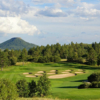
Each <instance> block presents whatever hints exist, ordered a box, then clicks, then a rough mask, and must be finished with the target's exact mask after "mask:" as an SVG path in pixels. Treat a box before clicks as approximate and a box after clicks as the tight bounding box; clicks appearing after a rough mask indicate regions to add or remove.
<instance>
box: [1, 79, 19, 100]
mask: <svg viewBox="0 0 100 100" xmlns="http://www.w3.org/2000/svg"><path fill="white" fill-rule="evenodd" d="M0 97H1V98H2V100H16V98H17V97H18V94H17V88H16V85H15V84H13V83H12V82H11V81H10V80H8V79H0Z"/></svg>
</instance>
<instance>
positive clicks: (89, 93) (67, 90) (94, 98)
mask: <svg viewBox="0 0 100 100" xmlns="http://www.w3.org/2000/svg"><path fill="white" fill-rule="evenodd" d="M67 69H71V70H73V72H75V71H78V70H79V69H83V70H84V71H85V72H86V73H85V74H78V75H76V76H73V77H69V78H63V79H50V81H51V90H50V91H51V94H50V95H51V98H54V99H46V98H26V99H25V98H19V99H18V100H61V99H64V100H100V89H99V88H98V89H96V88H94V89H78V88H77V87H78V86H79V85H80V84H82V82H83V81H85V80H87V77H88V76H89V75H90V74H91V73H93V72H98V71H99V70H100V67H94V66H88V65H83V64H77V63H66V62H60V63H42V64H41V63H25V64H24V66H23V64H22V63H18V64H17V65H16V66H10V67H7V68H4V70H3V71H2V72H0V78H8V79H10V80H12V81H13V82H14V83H16V81H18V80H19V79H23V78H24V79H26V80H27V81H31V80H33V79H34V80H35V81H37V80H38V79H39V77H36V78H26V77H25V75H23V73H25V72H32V73H33V74H35V73H37V72H38V71H41V70H42V71H46V72H49V71H50V70H58V71H59V73H61V72H62V71H65V70H67ZM48 98H49V97H48ZM55 98H56V99H55ZM57 98H59V99H57Z"/></svg>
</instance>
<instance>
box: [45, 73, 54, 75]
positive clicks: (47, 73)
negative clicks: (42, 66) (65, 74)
mask: <svg viewBox="0 0 100 100" xmlns="http://www.w3.org/2000/svg"><path fill="white" fill-rule="evenodd" d="M47 74H48V75H51V74H55V73H47Z"/></svg>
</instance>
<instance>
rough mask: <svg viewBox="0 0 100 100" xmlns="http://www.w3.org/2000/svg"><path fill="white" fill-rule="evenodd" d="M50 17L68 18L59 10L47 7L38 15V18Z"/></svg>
mask: <svg viewBox="0 0 100 100" xmlns="http://www.w3.org/2000/svg"><path fill="white" fill-rule="evenodd" d="M38 15H42V16H48V17H66V16H67V14H66V13H65V12H63V11H62V10H61V9H58V8H49V7H45V9H43V10H40V11H38V12H37V13H36V16H38Z"/></svg>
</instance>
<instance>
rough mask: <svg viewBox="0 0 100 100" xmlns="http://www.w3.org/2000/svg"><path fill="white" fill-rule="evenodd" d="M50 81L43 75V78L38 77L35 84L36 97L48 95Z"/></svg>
mask: <svg viewBox="0 0 100 100" xmlns="http://www.w3.org/2000/svg"><path fill="white" fill-rule="evenodd" d="M50 86H51V84H50V81H49V79H48V78H47V76H46V74H45V73H44V74H43V76H41V77H40V79H39V80H38V83H37V95H38V96H46V95H48V94H49V90H50Z"/></svg>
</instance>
